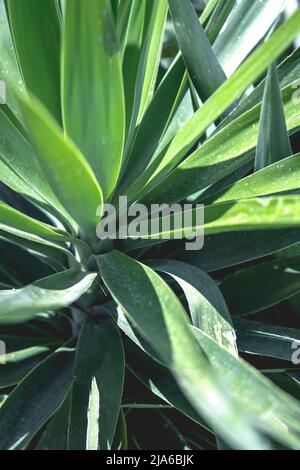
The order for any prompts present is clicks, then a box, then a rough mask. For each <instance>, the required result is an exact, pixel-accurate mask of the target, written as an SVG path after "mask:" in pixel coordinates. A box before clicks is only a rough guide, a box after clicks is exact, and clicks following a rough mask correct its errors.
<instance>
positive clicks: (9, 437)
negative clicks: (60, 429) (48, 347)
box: [0, 347, 74, 450]
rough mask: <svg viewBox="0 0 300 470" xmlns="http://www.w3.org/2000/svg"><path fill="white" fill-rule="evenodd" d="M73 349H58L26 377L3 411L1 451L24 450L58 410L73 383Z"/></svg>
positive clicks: (2, 407) (0, 423)
mask: <svg viewBox="0 0 300 470" xmlns="http://www.w3.org/2000/svg"><path fill="white" fill-rule="evenodd" d="M73 360H74V353H73V350H72V349H70V348H67V347H64V348H61V349H58V350H57V351H56V352H55V353H54V354H52V355H51V356H50V357H49V358H47V359H46V360H45V361H43V362H42V363H41V364H39V366H38V367H36V368H35V369H33V371H32V372H31V373H30V374H29V375H28V376H26V378H25V379H24V380H23V381H22V382H21V383H20V384H19V386H18V387H17V388H16V389H15V390H14V391H13V392H12V393H11V394H10V395H9V397H8V399H7V400H6V401H5V402H4V404H3V405H2V406H1V408H0V449H1V450H21V449H24V447H25V446H26V445H27V444H28V443H29V442H30V440H31V439H32V438H33V437H34V435H35V434H36V433H37V431H38V430H39V429H40V428H41V427H42V426H43V424H44V423H45V422H46V421H47V420H48V419H49V418H50V417H51V416H52V415H53V414H54V413H55V412H56V411H57V409H58V408H59V407H60V406H61V404H62V402H63V400H64V398H65V397H66V395H67V393H68V391H69V389H70V387H71V385H72V381H73V377H72V365H73Z"/></svg>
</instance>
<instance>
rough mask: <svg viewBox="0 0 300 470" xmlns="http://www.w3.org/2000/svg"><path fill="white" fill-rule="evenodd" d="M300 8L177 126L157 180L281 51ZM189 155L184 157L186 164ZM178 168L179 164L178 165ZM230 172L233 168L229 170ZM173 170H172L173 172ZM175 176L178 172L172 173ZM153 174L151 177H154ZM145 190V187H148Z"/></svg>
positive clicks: (293, 33) (296, 29) (294, 28)
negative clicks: (197, 108) (178, 128)
mask: <svg viewBox="0 0 300 470" xmlns="http://www.w3.org/2000/svg"><path fill="white" fill-rule="evenodd" d="M299 20H300V10H298V11H297V12H296V13H295V14H294V15H293V16H292V17H291V18H289V19H288V20H287V21H286V23H285V24H284V25H283V26H281V28H280V29H278V31H276V32H275V33H274V34H273V36H272V37H271V38H270V39H269V40H268V41H267V42H266V43H265V44H262V45H261V46H260V47H259V48H258V49H257V50H256V51H255V52H253V54H252V55H251V56H250V57H249V58H248V59H247V60H246V61H245V62H244V63H243V65H241V66H240V68H239V69H238V70H237V71H236V72H235V73H234V74H233V75H232V76H231V77H230V78H229V79H228V80H227V81H226V82H225V83H224V84H223V85H222V86H221V87H220V88H218V90H217V91H216V92H215V93H214V94H213V95H212V96H211V97H210V98H209V99H208V100H207V101H206V102H205V103H204V105H203V106H202V107H201V108H200V109H199V110H198V111H197V112H196V113H195V114H194V116H193V117H192V118H191V119H190V120H189V121H188V122H187V123H186V124H185V125H184V126H183V127H182V128H181V129H180V131H179V132H178V133H177V134H176V136H175V137H174V139H173V140H172V142H171V144H170V146H169V147H168V149H167V152H166V154H165V156H164V158H163V160H162V162H161V164H160V166H159V167H158V169H157V170H156V173H155V175H156V174H158V173H159V176H158V180H157V181H154V182H152V185H153V186H156V185H157V183H158V181H160V180H161V179H162V178H163V176H165V175H166V174H167V173H169V172H170V170H171V169H172V168H174V167H175V166H176V165H177V164H178V163H179V162H180V161H181V159H182V158H183V157H184V156H185V154H186V153H187V152H188V151H189V150H190V148H191V147H192V146H193V145H194V144H195V143H196V142H197V140H198V139H199V138H200V137H201V135H202V134H203V133H204V132H205V130H206V129H207V128H208V127H209V126H210V125H211V124H212V123H213V122H214V121H216V120H217V119H218V118H219V117H220V116H221V115H222V114H223V112H224V111H226V109H227V108H228V107H229V106H230V105H231V104H232V103H233V102H234V101H235V100H236V98H238V97H239V96H240V95H241V94H242V93H243V92H244V91H245V90H246V89H247V87H248V86H249V85H251V83H252V82H253V81H255V80H256V79H257V78H258V77H259V76H260V75H261V73H262V72H263V71H264V70H265V69H266V68H267V67H268V66H269V65H270V64H271V63H272V62H274V60H275V59H276V58H277V57H278V56H279V55H280V54H281V52H283V51H284V50H285V49H286V48H287V47H288V46H289V44H290V43H291V42H292V41H293V39H294V37H295V36H296V35H297V33H298V32H299V30H300V21H299ZM191 158H193V157H189V158H188V159H187V162H188V164H189V163H191ZM179 168H180V167H179ZM232 171H234V169H233V170H232ZM175 173H176V172H173V174H172V175H174V174H175ZM176 174H177V175H178V173H176ZM155 175H154V176H155ZM223 176H225V175H223ZM148 190H149V188H148Z"/></svg>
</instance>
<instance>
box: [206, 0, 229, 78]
mask: <svg viewBox="0 0 300 470" xmlns="http://www.w3.org/2000/svg"><path fill="white" fill-rule="evenodd" d="M235 5H236V0H218V3H217V5H216V8H215V9H214V11H213V13H212V15H211V17H210V19H209V22H208V24H207V27H206V28H205V31H206V34H207V37H208V39H209V41H210V43H211V44H213V43H214V42H215V40H216V39H217V37H218V35H219V33H220V31H221V30H222V28H223V26H224V24H225V22H226V20H227V18H228V16H229V14H230V12H231V10H232V9H233V7H234V6H235ZM222 70H223V69H222Z"/></svg>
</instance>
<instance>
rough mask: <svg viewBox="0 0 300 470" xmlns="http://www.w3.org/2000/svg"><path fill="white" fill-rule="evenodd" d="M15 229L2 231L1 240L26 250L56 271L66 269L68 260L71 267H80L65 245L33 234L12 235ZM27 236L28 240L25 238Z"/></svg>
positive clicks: (18, 233)
mask: <svg viewBox="0 0 300 470" xmlns="http://www.w3.org/2000/svg"><path fill="white" fill-rule="evenodd" d="M12 231H13V229H12V228H10V230H9V232H7V231H1V230H0V240H1V241H5V242H8V243H10V244H11V245H13V246H14V247H15V246H17V247H19V248H22V249H24V250H26V251H27V252H28V253H30V254H31V255H33V256H35V257H37V258H38V259H39V260H40V261H42V262H43V263H46V264H47V265H49V266H51V267H55V269H61V268H65V267H66V266H67V263H68V260H69V262H70V266H76V265H78V262H76V259H75V257H74V256H73V255H72V253H71V252H70V251H68V250H67V249H66V248H64V246H63V245H60V244H58V243H53V242H50V241H48V240H44V239H42V238H38V237H34V236H33V235H31V234H28V235H27V233H25V232H23V233H20V232H16V231H15V230H14V232H16V235H13V234H12ZM24 236H26V238H23V237H24Z"/></svg>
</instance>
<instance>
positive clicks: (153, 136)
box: [118, 0, 188, 194]
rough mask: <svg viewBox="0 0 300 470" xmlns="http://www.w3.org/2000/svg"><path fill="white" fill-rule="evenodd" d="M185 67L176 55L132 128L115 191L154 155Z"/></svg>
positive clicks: (179, 93) (179, 91) (174, 104)
mask: <svg viewBox="0 0 300 470" xmlns="http://www.w3.org/2000/svg"><path fill="white" fill-rule="evenodd" d="M139 1H140V0H139ZM185 70H186V69H185V65H184V62H183V60H182V59H178V60H177V61H176V62H175V64H174V66H173V67H170V69H169V71H168V72H167V73H166V75H165V77H164V78H163V80H162V81H161V83H160V84H159V86H158V88H157V90H156V92H155V94H154V97H153V99H152V101H151V102H150V104H149V107H148V108H147V110H146V112H145V114H144V116H143V119H142V121H141V123H140V125H139V127H138V129H137V131H136V136H135V138H134V141H133V142H132V147H131V149H130V150H128V157H127V162H126V167H125V168H124V172H123V175H122V178H121V181H120V186H119V188H118V191H119V194H125V193H124V192H123V191H125V190H126V189H127V188H128V187H129V186H130V185H131V184H132V183H135V181H136V180H137V179H138V178H142V179H143V170H144V169H145V168H146V167H147V166H148V165H150V164H151V162H152V160H153V159H154V158H155V152H156V150H157V148H158V146H159V143H160V141H161V138H162V136H163V135H164V133H165V131H166V130H167V128H168V124H169V121H170V120H171V118H172V117H173V116H174V114H175V112H176V110H177V108H178V107H179V104H180V98H182V95H183V94H184V92H186V91H187V85H188V83H187V80H186V79H184V78H186V75H185ZM146 181H147V180H146ZM140 186H142V184H141V183H140Z"/></svg>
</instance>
